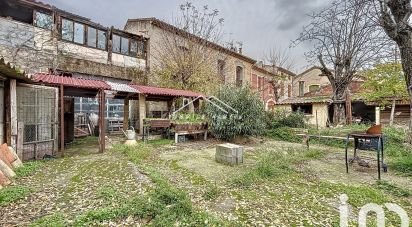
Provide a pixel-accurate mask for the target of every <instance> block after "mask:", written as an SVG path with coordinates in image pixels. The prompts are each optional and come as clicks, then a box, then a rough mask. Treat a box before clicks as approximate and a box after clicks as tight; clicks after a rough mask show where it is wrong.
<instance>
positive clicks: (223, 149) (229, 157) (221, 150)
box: [215, 143, 244, 165]
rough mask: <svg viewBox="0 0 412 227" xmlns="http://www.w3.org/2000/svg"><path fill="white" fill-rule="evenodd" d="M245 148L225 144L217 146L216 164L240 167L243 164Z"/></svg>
mask: <svg viewBox="0 0 412 227" xmlns="http://www.w3.org/2000/svg"><path fill="white" fill-rule="evenodd" d="M243 151H244V148H243V146H239V145H236V144H231V143H225V144H220V145H217V146H216V153H215V160H216V162H219V163H222V164H226V165H238V164H241V163H243Z"/></svg>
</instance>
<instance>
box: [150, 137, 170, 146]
mask: <svg viewBox="0 0 412 227" xmlns="http://www.w3.org/2000/svg"><path fill="white" fill-rule="evenodd" d="M173 143H174V141H173V140H169V139H159V140H149V141H148V143H147V144H149V145H152V146H153V147H161V146H165V145H171V144H173Z"/></svg>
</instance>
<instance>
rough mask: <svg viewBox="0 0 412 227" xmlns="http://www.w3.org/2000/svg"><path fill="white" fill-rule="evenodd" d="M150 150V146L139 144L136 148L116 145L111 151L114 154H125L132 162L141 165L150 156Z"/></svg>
mask: <svg viewBox="0 0 412 227" xmlns="http://www.w3.org/2000/svg"><path fill="white" fill-rule="evenodd" d="M150 148H151V147H150V146H148V145H146V144H143V143H138V144H137V145H136V146H127V145H124V144H115V145H114V146H113V148H112V149H111V150H112V151H114V152H120V153H123V154H125V155H126V156H127V157H128V158H129V159H130V161H132V162H134V163H140V162H141V161H143V160H144V159H146V158H148V157H149V156H150V154H151V149H150Z"/></svg>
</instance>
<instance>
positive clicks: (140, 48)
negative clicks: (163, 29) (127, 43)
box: [137, 41, 145, 57]
mask: <svg viewBox="0 0 412 227" xmlns="http://www.w3.org/2000/svg"><path fill="white" fill-rule="evenodd" d="M144 52H145V47H144V42H143V41H137V56H139V57H143V56H144Z"/></svg>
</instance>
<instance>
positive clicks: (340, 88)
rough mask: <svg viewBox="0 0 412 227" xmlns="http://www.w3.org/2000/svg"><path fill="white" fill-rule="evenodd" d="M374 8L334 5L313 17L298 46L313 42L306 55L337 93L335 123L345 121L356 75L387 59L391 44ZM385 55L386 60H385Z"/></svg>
mask: <svg viewBox="0 0 412 227" xmlns="http://www.w3.org/2000/svg"><path fill="white" fill-rule="evenodd" d="M374 12H375V10H374V7H373V6H372V5H371V4H370V3H369V2H368V1H365V0H342V1H334V2H333V3H332V4H331V6H329V7H328V8H325V9H323V10H322V11H320V12H318V13H314V14H313V15H312V16H311V22H310V23H309V24H308V25H307V26H305V27H304V29H303V32H302V33H301V35H300V37H299V38H298V39H297V40H296V42H295V43H300V42H309V43H311V44H313V50H312V51H310V52H308V53H306V55H307V57H309V58H310V59H312V60H313V59H316V58H317V60H318V61H319V63H320V65H321V67H322V75H323V76H327V78H328V79H329V81H330V83H331V85H332V89H333V96H332V99H333V110H334V111H333V123H334V124H339V123H342V122H344V121H345V118H346V117H345V116H346V113H345V97H346V94H347V90H348V87H349V85H350V83H351V82H352V80H353V78H354V77H355V75H356V72H357V71H359V70H361V69H364V68H367V67H370V66H371V65H372V64H373V63H375V62H377V61H379V60H382V59H383V58H385V56H386V54H387V51H386V47H387V45H386V44H387V40H386V39H385V35H384V34H383V32H381V29H379V28H377V26H376V23H375V22H374V20H371V19H370V17H372V16H373V14H374ZM383 55H385V56H383Z"/></svg>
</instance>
